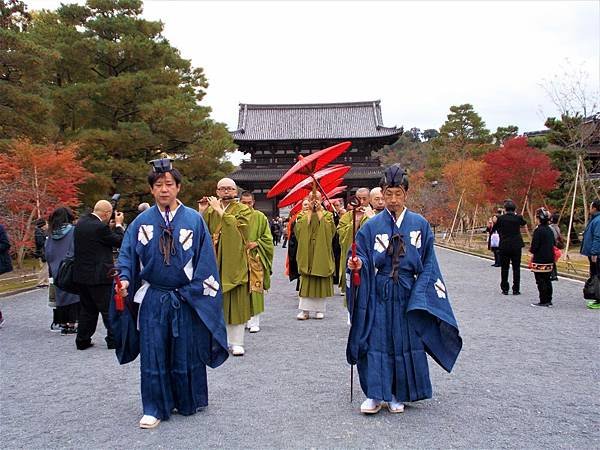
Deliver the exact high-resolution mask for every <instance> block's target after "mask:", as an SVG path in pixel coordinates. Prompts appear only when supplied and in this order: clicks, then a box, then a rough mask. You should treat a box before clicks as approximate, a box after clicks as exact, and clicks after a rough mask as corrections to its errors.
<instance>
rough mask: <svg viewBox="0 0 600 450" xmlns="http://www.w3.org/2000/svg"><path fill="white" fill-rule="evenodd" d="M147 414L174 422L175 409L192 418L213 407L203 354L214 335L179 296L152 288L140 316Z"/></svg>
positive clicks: (143, 381)
mask: <svg viewBox="0 0 600 450" xmlns="http://www.w3.org/2000/svg"><path fill="white" fill-rule="evenodd" d="M139 314H140V315H139V326H140V369H141V391H142V404H143V408H144V414H145V415H150V416H154V417H157V418H159V419H162V420H167V419H169V417H170V415H171V411H172V410H173V408H177V410H178V412H179V413H180V414H183V415H190V414H194V413H195V412H197V411H198V410H199V409H201V408H203V407H205V406H206V405H207V404H208V386H207V381H206V365H205V362H204V361H203V360H202V354H203V352H204V351H205V348H206V347H207V345H206V343H207V342H210V339H211V336H210V332H209V331H208V329H207V328H206V326H205V325H204V322H202V320H201V319H200V318H199V317H198V315H197V313H196V312H195V311H194V310H193V308H192V307H191V306H190V305H189V304H188V303H187V302H185V301H183V300H182V299H180V298H179V297H178V296H177V295H176V294H175V293H174V292H173V291H171V292H164V291H159V290H155V289H153V288H150V289H149V290H148V292H147V293H146V296H145V297H144V301H143V302H142V305H141V307H140V313H139Z"/></svg>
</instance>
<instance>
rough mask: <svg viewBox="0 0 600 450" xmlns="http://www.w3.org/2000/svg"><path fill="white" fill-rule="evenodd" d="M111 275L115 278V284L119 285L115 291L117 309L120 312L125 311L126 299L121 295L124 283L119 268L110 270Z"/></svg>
mask: <svg viewBox="0 0 600 450" xmlns="http://www.w3.org/2000/svg"><path fill="white" fill-rule="evenodd" d="M109 276H111V277H112V278H114V279H115V285H116V286H117V291H116V292H115V309H116V310H117V311H118V312H123V311H125V300H124V299H123V296H122V295H121V289H122V288H123V285H122V284H121V277H119V271H118V269H116V268H114V269H112V270H111V271H110V272H109Z"/></svg>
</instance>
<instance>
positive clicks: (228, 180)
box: [217, 178, 237, 189]
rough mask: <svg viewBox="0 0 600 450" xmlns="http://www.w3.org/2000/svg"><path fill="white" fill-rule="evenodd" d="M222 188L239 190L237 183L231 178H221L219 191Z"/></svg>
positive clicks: (218, 185) (218, 186)
mask: <svg viewBox="0 0 600 450" xmlns="http://www.w3.org/2000/svg"><path fill="white" fill-rule="evenodd" d="M220 187H234V188H237V185H236V184H235V181H233V180H232V179H231V178H221V179H220V180H219V182H218V183H217V189H218V188H220Z"/></svg>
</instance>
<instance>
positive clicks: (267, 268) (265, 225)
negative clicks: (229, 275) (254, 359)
mask: <svg viewBox="0 0 600 450" xmlns="http://www.w3.org/2000/svg"><path fill="white" fill-rule="evenodd" d="M240 203H243V204H244V205H246V206H248V207H249V208H250V209H251V210H252V216H251V217H250V229H249V232H248V243H247V244H246V249H247V252H248V268H249V275H248V276H249V280H248V283H249V287H250V289H249V290H250V298H251V302H250V309H251V311H250V312H251V314H252V317H251V318H250V320H249V321H248V323H247V324H246V326H247V327H248V328H249V329H250V333H258V332H259V331H260V320H259V314H260V313H262V312H264V310H265V291H268V290H269V289H270V288H271V273H272V272H273V253H274V246H273V236H272V235H271V227H270V226H269V220H268V219H267V216H265V215H264V214H263V213H262V212H260V211H257V210H256V209H254V195H253V194H252V192H250V191H244V192H242V195H241V196H240Z"/></svg>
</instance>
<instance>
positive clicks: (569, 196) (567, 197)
mask: <svg viewBox="0 0 600 450" xmlns="http://www.w3.org/2000/svg"><path fill="white" fill-rule="evenodd" d="M574 185H575V183H572V184H571V187H570V188H569V192H568V193H567V196H566V197H565V202H564V203H563V206H562V208H561V209H560V213H559V214H558V221H559V222H560V220H561V219H562V216H563V213H564V212H565V208H566V207H567V203H568V202H569V198H571V192H572V191H573V186H574Z"/></svg>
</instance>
